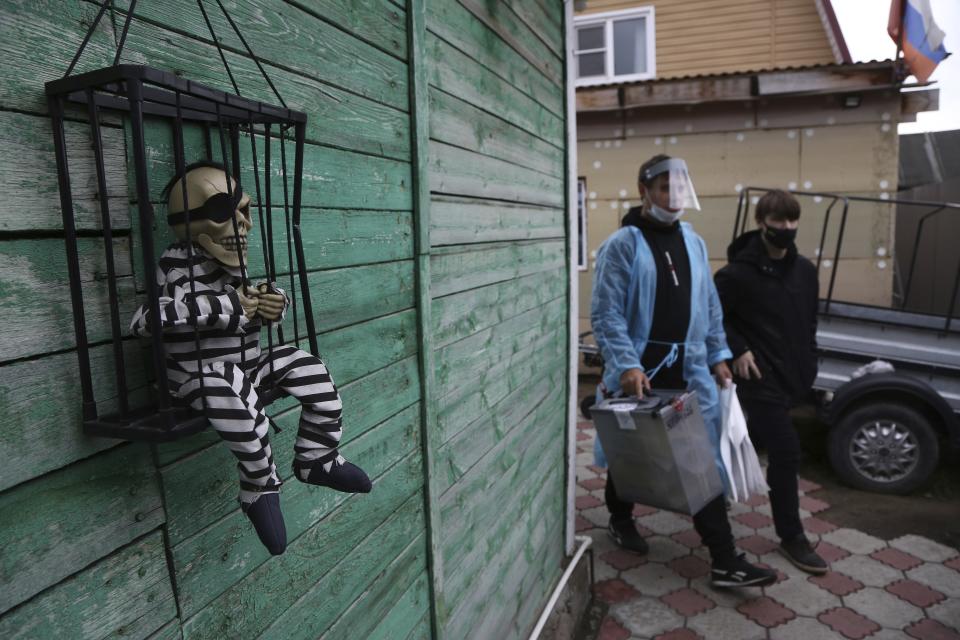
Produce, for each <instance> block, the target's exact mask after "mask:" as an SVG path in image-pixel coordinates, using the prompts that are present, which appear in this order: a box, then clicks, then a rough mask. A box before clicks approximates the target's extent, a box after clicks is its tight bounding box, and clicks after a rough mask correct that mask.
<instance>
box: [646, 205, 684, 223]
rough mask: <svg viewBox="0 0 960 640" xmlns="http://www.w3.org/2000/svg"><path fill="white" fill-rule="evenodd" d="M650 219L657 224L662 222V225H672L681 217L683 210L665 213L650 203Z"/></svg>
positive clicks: (665, 211) (664, 210)
mask: <svg viewBox="0 0 960 640" xmlns="http://www.w3.org/2000/svg"><path fill="white" fill-rule="evenodd" d="M647 211H649V212H650V217H651V218H653V219H654V220H656V221H657V222H662V223H663V224H673V223H674V222H676V221H677V220H679V219H680V216H682V215H683V212H684V210H683V209H679V210H677V211H667V210H666V209H663V208H661V207H658V206H657V205H655V204H653V203H652V202H651V203H650V207H649V209H647Z"/></svg>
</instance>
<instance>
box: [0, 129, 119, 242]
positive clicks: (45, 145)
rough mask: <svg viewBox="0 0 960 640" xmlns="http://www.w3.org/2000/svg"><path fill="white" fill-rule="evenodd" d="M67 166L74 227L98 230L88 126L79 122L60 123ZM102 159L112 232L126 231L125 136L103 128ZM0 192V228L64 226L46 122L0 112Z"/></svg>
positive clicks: (99, 223)
mask: <svg viewBox="0 0 960 640" xmlns="http://www.w3.org/2000/svg"><path fill="white" fill-rule="evenodd" d="M64 137H65V139H66V147H67V165H68V168H69V170H70V186H71V192H72V195H73V206H74V220H75V224H76V227H77V229H100V228H101V226H102V225H101V214H100V200H99V197H98V194H97V171H96V166H95V164H94V157H93V148H92V146H91V145H92V144H93V143H92V141H91V135H90V128H89V126H88V125H86V124H82V123H79V122H66V123H65V124H64ZM101 137H102V139H103V160H104V169H105V172H104V173H105V178H106V182H107V205H108V206H109V208H110V224H111V226H112V227H113V228H114V229H117V230H121V229H128V228H129V227H130V220H129V218H128V216H127V203H126V195H127V183H126V175H127V174H126V166H125V165H126V156H125V151H124V146H123V132H122V131H121V130H119V129H116V128H113V127H103V128H102V135H101ZM0 146H2V148H3V149H4V153H3V154H2V155H0V192H2V193H3V194H4V200H5V202H4V206H3V211H2V212H0V230H2V231H26V230H54V229H62V228H63V218H62V216H61V213H60V189H59V186H58V182H57V162H56V158H55V157H54V152H53V129H52V128H51V125H50V119H49V118H44V117H42V116H32V115H27V114H24V113H11V112H9V111H0Z"/></svg>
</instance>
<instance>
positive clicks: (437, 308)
mask: <svg viewBox="0 0 960 640" xmlns="http://www.w3.org/2000/svg"><path fill="white" fill-rule="evenodd" d="M566 287H567V283H566V282H564V281H563V279H562V278H559V277H557V275H556V274H555V273H552V272H550V271H544V272H540V273H533V274H531V275H529V276H523V277H521V278H516V279H515V280H506V281H504V282H497V283H495V284H492V285H488V286H485V287H480V288H478V289H470V290H468V291H462V292H460V293H455V294H452V295H449V296H444V297H443V298H437V299H436V300H434V301H433V309H432V311H433V322H432V326H433V340H434V342H433V343H434V346H435V347H436V348H439V347H443V346H446V345H448V344H450V343H452V342H456V341H457V340H461V339H463V338H466V337H467V336H469V335H472V334H474V333H477V332H478V331H483V330H484V329H488V328H490V327H493V326H494V325H496V324H499V323H501V322H504V321H505V320H507V319H508V318H512V317H513V316H516V315H518V314H520V313H523V312H525V311H529V310H531V309H535V308H539V307H542V306H543V305H546V304H547V303H548V302H550V301H551V300H554V299H556V298H559V297H561V296H563V295H564V294H565V292H566Z"/></svg>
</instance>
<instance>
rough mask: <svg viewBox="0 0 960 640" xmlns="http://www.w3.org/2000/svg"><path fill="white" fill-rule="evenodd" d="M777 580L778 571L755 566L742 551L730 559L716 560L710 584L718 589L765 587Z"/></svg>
mask: <svg viewBox="0 0 960 640" xmlns="http://www.w3.org/2000/svg"><path fill="white" fill-rule="evenodd" d="M776 581H777V574H776V572H774V571H771V570H770V569H761V568H760V567H755V566H753V565H752V564H750V563H749V562H747V561H746V560H745V559H744V557H743V554H742V553H741V554H740V555H738V556H734V557H732V558H730V559H729V560H723V561H720V562H716V561H714V563H713V569H712V570H711V572H710V584H711V586H713V587H715V588H717V589H725V588H728V587H765V586H767V585H768V584H773V583H774V582H776Z"/></svg>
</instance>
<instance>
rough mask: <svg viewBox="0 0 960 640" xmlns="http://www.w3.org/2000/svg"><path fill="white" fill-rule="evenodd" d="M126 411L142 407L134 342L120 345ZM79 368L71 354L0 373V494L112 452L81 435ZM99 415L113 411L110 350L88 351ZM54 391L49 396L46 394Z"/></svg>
mask: <svg viewBox="0 0 960 640" xmlns="http://www.w3.org/2000/svg"><path fill="white" fill-rule="evenodd" d="M124 347H125V350H124V356H125V362H126V367H127V372H128V374H129V375H128V384H129V389H130V390H131V391H132V393H131V394H130V396H129V398H130V406H132V407H137V406H142V405H143V404H145V403H146V402H147V401H148V390H147V388H146V386H145V379H144V377H143V361H142V359H141V355H140V351H139V347H138V346H137V344H136V343H135V342H132V341H127V342H125V343H124ZM78 367H79V365H78V364H77V357H76V353H75V352H70V353H61V354H56V355H52V356H47V357H43V358H39V359H36V360H26V361H23V362H16V363H14V364H10V365H7V366H4V367H0V412H2V413H3V415H5V416H7V419H6V422H5V424H4V427H3V429H0V456H2V458H3V459H4V460H6V461H7V462H6V464H4V465H3V467H2V468H0V491H2V490H4V489H8V488H10V487H12V486H14V485H16V484H19V483H21V482H26V481H27V480H30V479H31V478H35V477H37V476H41V475H43V474H44V473H47V472H48V471H52V470H54V469H58V468H60V467H63V466H65V465H68V464H70V463H71V462H75V461H76V460H79V459H81V458H86V457H88V456H91V455H93V454H94V453H97V452H98V451H102V450H104V449H109V448H110V447H115V446H117V444H118V441H117V440H112V439H109V438H94V437H91V436H86V435H84V434H83V427H82V416H81V411H80V409H81V404H82V398H81V393H80V379H79V374H78V370H79V368H78ZM90 370H91V377H92V380H93V388H94V392H95V394H96V397H97V399H98V400H99V402H98V403H97V410H98V413H99V415H110V414H111V413H114V412H116V411H118V410H119V404H118V402H117V387H116V376H115V369H114V361H113V347H112V345H104V346H99V347H94V348H93V349H91V350H90ZM51 390H55V391H56V392H55V393H51Z"/></svg>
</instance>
